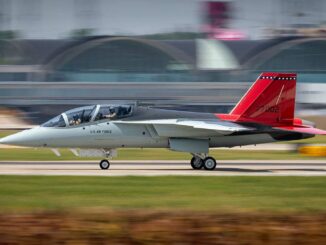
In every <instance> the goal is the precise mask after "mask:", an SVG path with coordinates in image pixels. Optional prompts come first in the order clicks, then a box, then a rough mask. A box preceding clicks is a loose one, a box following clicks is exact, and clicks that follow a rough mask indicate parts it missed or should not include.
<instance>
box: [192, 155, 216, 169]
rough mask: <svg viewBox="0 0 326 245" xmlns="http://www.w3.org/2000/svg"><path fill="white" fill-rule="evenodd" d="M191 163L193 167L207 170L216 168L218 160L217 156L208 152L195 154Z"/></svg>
mask: <svg viewBox="0 0 326 245" xmlns="http://www.w3.org/2000/svg"><path fill="white" fill-rule="evenodd" d="M190 165H191V167H192V168H193V169H196V170H199V169H202V168H204V169H205V170H214V169H215V168H216V160H215V158H213V157H210V156H207V155H206V154H204V155H202V154H193V158H192V159H191V161H190Z"/></svg>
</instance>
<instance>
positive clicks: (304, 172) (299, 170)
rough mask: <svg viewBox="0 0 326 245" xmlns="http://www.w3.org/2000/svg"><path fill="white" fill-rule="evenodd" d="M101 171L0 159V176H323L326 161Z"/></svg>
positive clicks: (120, 165) (149, 165) (122, 165)
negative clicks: (211, 169)
mask: <svg viewBox="0 0 326 245" xmlns="http://www.w3.org/2000/svg"><path fill="white" fill-rule="evenodd" d="M110 162H111V167H110V169H109V170H101V169H100V168H99V166H98V162H96V161H55V162H53V161H39V162H35V161H33V162H28V161H22V162H18V161H3V162H0V175H71V176H73V175H75V176H161V175H193V176H240V175H243V176H246V175H248V176H326V160H294V161H286V160H275V161H274V160H273V161H265V160H256V161H253V160H250V161H249V160H239V161H225V160H224V161H220V162H221V163H218V166H217V168H216V170H214V171H205V170H193V169H192V168H191V167H190V164H189V162H188V161H110Z"/></svg>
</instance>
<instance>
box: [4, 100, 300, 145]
mask: <svg viewBox="0 0 326 245" xmlns="http://www.w3.org/2000/svg"><path fill="white" fill-rule="evenodd" d="M160 119H192V120H196V119H197V120H208V121H214V122H220V123H223V121H222V120H220V119H218V118H217V117H216V116H215V115H214V114H211V113H198V112H186V111H173V110H163V109H153V108H147V107H139V106H134V107H133V110H132V114H131V115H130V116H128V117H125V118H120V119H119V120H110V119H104V120H99V121H90V122H87V123H82V124H79V125H74V126H67V127H44V126H38V127H36V128H33V129H30V130H25V131H22V132H20V133H17V134H15V135H12V136H8V137H6V138H4V139H3V140H4V141H3V142H4V143H5V144H11V145H21V146H30V147H50V148H59V147H67V148H97V149H99V148H102V149H113V148H121V147H137V148H139V147H140V148H142V147H144V148H145V147H146V148H169V140H170V139H175V138H178V139H199V140H201V139H203V140H208V142H209V143H208V144H209V147H233V146H239V145H248V144H259V143H266V142H274V141H278V140H287V139H300V138H304V137H305V136H304V135H302V134H300V135H299V134H296V135H295V134H291V135H290V134H286V133H280V132H277V131H273V130H272V129H270V128H268V127H267V128H264V127H262V128H259V129H257V131H255V132H254V133H253V132H250V133H235V134H231V135H223V134H221V133H219V132H214V131H213V130H207V129H196V130H192V129H191V128H186V127H178V126H176V125H158V126H157V125H156V126H155V127H154V126H152V125H150V124H132V123H131V124H128V123H121V122H135V121H146V120H147V121H148V120H160ZM289 137H290V138H289Z"/></svg>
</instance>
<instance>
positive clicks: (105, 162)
mask: <svg viewBox="0 0 326 245" xmlns="http://www.w3.org/2000/svg"><path fill="white" fill-rule="evenodd" d="M109 167H110V163H109V161H108V160H102V161H101V162H100V168H101V169H109Z"/></svg>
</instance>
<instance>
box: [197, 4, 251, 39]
mask: <svg viewBox="0 0 326 245" xmlns="http://www.w3.org/2000/svg"><path fill="white" fill-rule="evenodd" d="M231 4H232V3H231V2H223V1H208V2H204V16H205V17H204V19H205V20H204V27H203V32H204V33H206V34H207V37H208V38H212V39H220V40H241V39H246V36H245V35H244V34H243V33H242V32H240V31H238V30H233V29H230V28H228V21H229V19H230V18H232V17H231V16H232V6H231Z"/></svg>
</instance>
